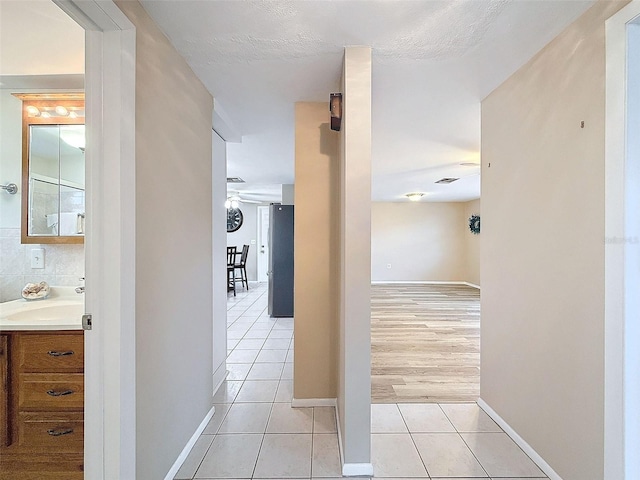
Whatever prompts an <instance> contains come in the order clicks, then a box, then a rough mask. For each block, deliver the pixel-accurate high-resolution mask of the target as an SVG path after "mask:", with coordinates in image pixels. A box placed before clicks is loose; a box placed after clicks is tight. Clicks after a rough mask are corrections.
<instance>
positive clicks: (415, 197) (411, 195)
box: [405, 192, 424, 202]
mask: <svg viewBox="0 0 640 480" xmlns="http://www.w3.org/2000/svg"><path fill="white" fill-rule="evenodd" d="M423 196H424V193H422V192H412V193H406V194H405V197H407V198H408V199H409V200H411V201H412V202H417V201H418V200H420V199H421V198H422V197H423Z"/></svg>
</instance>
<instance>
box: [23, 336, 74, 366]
mask: <svg viewBox="0 0 640 480" xmlns="http://www.w3.org/2000/svg"><path fill="white" fill-rule="evenodd" d="M18 338H19V341H20V347H19V348H18V355H19V358H18V368H19V369H20V371H21V372H54V373H64V372H78V373H80V372H82V371H83V369H84V337H83V335H82V334H73V335H62V334H60V333H56V334H52V335H20V336H19V337H18Z"/></svg>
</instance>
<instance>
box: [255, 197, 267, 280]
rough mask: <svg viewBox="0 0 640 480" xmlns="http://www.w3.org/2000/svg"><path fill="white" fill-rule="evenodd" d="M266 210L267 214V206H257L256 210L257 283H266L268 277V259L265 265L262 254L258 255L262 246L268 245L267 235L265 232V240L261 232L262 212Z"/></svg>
mask: <svg viewBox="0 0 640 480" xmlns="http://www.w3.org/2000/svg"><path fill="white" fill-rule="evenodd" d="M264 210H266V211H267V214H268V212H269V206H268V205H258V209H257V214H256V217H257V221H258V244H257V245H256V247H257V252H256V259H257V265H256V267H257V268H256V272H257V280H258V282H266V281H267V280H268V276H267V271H268V270H269V259H268V258H267V259H266V262H265V263H262V261H261V260H262V257H261V255H262V253H260V251H261V250H262V245H268V244H269V233H268V232H267V238H263V231H262V212H263V211H264ZM267 248H268V247H267Z"/></svg>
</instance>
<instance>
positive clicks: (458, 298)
mask: <svg viewBox="0 0 640 480" xmlns="http://www.w3.org/2000/svg"><path fill="white" fill-rule="evenodd" d="M479 395H480V290H478V289H476V288H473V287H468V286H466V285H447V284H439V285H419V284H384V285H373V286H372V289H371V400H372V402H373V403H414V402H418V403H425V402H468V401H473V402H475V401H476V400H477V399H478V397H479Z"/></svg>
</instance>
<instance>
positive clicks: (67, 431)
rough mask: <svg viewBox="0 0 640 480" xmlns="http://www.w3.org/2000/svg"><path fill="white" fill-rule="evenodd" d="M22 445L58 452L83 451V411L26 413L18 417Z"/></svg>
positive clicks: (19, 436)
mask: <svg viewBox="0 0 640 480" xmlns="http://www.w3.org/2000/svg"><path fill="white" fill-rule="evenodd" d="M18 439H19V440H18V442H19V445H20V446H21V447H25V448H37V449H47V450H50V451H56V452H75V451H82V449H83V440H84V422H83V414H82V413H72V412H68V413H64V412H63V413H55V412H43V413H25V412H22V413H20V415H19V419H18Z"/></svg>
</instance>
